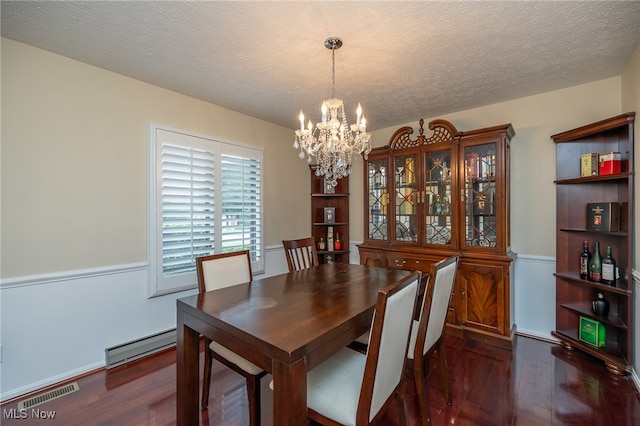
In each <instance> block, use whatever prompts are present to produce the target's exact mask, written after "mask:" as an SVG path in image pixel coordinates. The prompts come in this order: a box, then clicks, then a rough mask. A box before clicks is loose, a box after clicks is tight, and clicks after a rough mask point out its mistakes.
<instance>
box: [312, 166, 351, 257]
mask: <svg viewBox="0 0 640 426" xmlns="http://www.w3.org/2000/svg"><path fill="white" fill-rule="evenodd" d="M309 167H310V169H311V235H313V237H314V238H315V239H316V244H317V247H316V249H317V251H318V260H319V261H320V263H330V262H341V263H349V177H343V178H340V179H338V180H337V182H338V184H337V186H335V187H333V186H331V185H330V184H329V183H328V182H326V181H325V179H323V178H322V177H321V176H320V177H319V176H316V169H317V166H316V165H311V166H309ZM338 241H339V243H338Z"/></svg>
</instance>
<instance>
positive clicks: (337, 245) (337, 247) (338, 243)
mask: <svg viewBox="0 0 640 426" xmlns="http://www.w3.org/2000/svg"><path fill="white" fill-rule="evenodd" d="M333 249H334V250H342V241H340V233H339V232H338V231H336V240H335V241H334V242H333Z"/></svg>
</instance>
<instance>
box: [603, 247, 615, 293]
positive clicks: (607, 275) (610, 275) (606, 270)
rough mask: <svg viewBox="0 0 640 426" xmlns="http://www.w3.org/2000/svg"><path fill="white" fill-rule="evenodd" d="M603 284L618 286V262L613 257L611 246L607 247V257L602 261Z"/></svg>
mask: <svg viewBox="0 0 640 426" xmlns="http://www.w3.org/2000/svg"><path fill="white" fill-rule="evenodd" d="M602 282H603V283H604V284H608V285H616V261H615V259H614V258H613V256H612V255H611V246H607V257H605V258H604V259H602Z"/></svg>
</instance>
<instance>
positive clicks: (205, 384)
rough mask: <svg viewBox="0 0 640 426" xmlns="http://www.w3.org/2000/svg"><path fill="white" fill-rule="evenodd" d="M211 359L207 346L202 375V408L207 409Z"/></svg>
mask: <svg viewBox="0 0 640 426" xmlns="http://www.w3.org/2000/svg"><path fill="white" fill-rule="evenodd" d="M212 362H213V358H212V356H211V349H209V346H208V345H207V346H206V347H205V349H204V375H203V378H202V404H201V406H202V408H207V406H208V405H209V389H210V388H211V364H212Z"/></svg>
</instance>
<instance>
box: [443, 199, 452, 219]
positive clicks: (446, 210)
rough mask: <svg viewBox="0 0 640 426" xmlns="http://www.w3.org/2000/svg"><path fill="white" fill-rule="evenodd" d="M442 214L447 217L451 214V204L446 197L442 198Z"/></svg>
mask: <svg viewBox="0 0 640 426" xmlns="http://www.w3.org/2000/svg"><path fill="white" fill-rule="evenodd" d="M442 201H443V202H442V204H443V207H442V213H444V214H445V215H447V216H448V215H449V214H451V204H450V203H449V197H447V196H446V195H445V196H444V197H443V198H442Z"/></svg>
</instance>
